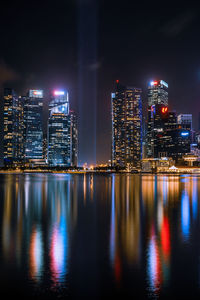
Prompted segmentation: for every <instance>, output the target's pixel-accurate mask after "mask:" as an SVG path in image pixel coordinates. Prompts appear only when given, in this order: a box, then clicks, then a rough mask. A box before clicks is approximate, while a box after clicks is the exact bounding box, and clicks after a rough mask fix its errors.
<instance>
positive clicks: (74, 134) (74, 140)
mask: <svg viewBox="0 0 200 300" xmlns="http://www.w3.org/2000/svg"><path fill="white" fill-rule="evenodd" d="M70 119H71V160H72V162H71V163H72V166H75V167H76V166H77V163H78V124H77V115H76V114H75V112H74V111H70Z"/></svg>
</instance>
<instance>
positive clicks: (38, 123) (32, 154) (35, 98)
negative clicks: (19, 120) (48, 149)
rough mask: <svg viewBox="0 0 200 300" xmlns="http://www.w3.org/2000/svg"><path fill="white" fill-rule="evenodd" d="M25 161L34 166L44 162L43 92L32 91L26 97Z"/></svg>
mask: <svg viewBox="0 0 200 300" xmlns="http://www.w3.org/2000/svg"><path fill="white" fill-rule="evenodd" d="M24 116H25V161H26V162H28V163H31V164H34V165H37V164H41V163H42V161H43V129H42V118H43V91H42V90H30V91H29V93H28V95H27V97H25V105H24Z"/></svg>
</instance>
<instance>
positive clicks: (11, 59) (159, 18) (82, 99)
mask: <svg viewBox="0 0 200 300" xmlns="http://www.w3.org/2000/svg"><path fill="white" fill-rule="evenodd" d="M0 36H1V47H0V84H1V86H11V87H14V88H15V89H16V90H17V91H18V92H19V93H25V91H26V90H27V89H29V88H44V89H46V90H47V89H49V88H55V87H58V88H59V87H61V88H62V87H64V88H67V89H68V90H69V94H70V105H71V108H72V109H74V110H75V111H77V113H78V116H79V161H80V163H83V162H85V161H87V162H88V163H94V162H95V160H96V159H97V161H98V162H104V161H107V160H108V159H109V158H110V148H111V142H110V139H111V135H110V133H111V122H110V93H111V91H112V89H113V87H114V81H115V80H116V79H119V80H120V82H121V83H123V84H125V85H126V84H127V85H129V86H137V87H141V88H142V89H143V100H144V101H146V100H147V99H146V87H147V84H148V81H149V80H152V79H163V80H165V81H167V82H168V84H169V104H170V108H171V109H173V110H174V109H176V110H177V112H183V113H187V112H188V113H193V116H194V119H195V123H194V125H195V126H197V117H198V112H199V111H200V104H199V103H200V10H199V7H198V6H192V5H191V4H190V5H189V4H188V3H187V5H185V6H184V4H183V3H182V4H181V5H178V4H177V5H176V2H175V1H174V3H173V6H171V5H170V4H169V3H168V2H166V1H164V2H158V4H157V3H156V2H155V1H154V2H152V1H148V2H144V1H139V4H138V3H137V2H136V1H127V0H123V1H113V0H107V1H106V0H77V1H75V0H65V1H63V0H60V1H59V0H58V1H53V2H51V1H45V0H43V1H39V2H38V1H32V0H29V1H20V0H19V1H13V2H12V1H6V3H4V5H3V6H2V7H1V18H0Z"/></svg>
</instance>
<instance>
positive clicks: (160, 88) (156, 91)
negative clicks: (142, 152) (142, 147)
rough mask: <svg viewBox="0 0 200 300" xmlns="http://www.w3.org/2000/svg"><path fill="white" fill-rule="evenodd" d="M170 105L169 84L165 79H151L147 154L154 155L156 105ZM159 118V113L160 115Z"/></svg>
mask: <svg viewBox="0 0 200 300" xmlns="http://www.w3.org/2000/svg"><path fill="white" fill-rule="evenodd" d="M159 106H160V107H162V106H164V107H168V84H167V82H165V81H164V80H154V81H150V82H149V85H148V110H147V113H148V115H147V136H146V141H145V142H146V155H147V157H154V156H155V153H154V151H153V149H154V148H155V147H154V141H155V139H154V125H155V122H154V120H155V113H156V114H157V109H155V108H156V107H159ZM158 118H159V115H158Z"/></svg>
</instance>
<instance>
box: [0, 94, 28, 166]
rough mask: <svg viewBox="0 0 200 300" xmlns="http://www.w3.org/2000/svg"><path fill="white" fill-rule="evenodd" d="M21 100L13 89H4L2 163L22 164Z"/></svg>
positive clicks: (8, 164) (7, 164)
mask: <svg viewBox="0 0 200 300" xmlns="http://www.w3.org/2000/svg"><path fill="white" fill-rule="evenodd" d="M23 130H24V122H23V100H22V98H21V97H18V96H17V95H16V93H15V92H14V90H12V89H10V88H5V89H4V165H5V166H13V167H14V166H17V165H20V164H22V162H23V157H24V153H23V150H24V147H23V144H24V140H23Z"/></svg>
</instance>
